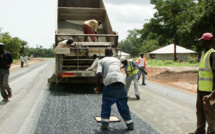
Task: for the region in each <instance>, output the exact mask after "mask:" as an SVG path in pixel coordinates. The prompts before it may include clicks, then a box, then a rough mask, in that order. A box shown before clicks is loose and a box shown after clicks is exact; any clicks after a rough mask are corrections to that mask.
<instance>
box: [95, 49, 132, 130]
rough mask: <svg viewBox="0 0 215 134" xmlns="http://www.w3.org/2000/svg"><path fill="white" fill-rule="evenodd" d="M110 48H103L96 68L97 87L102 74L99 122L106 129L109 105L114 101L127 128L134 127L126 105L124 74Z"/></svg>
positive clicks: (109, 110)
mask: <svg viewBox="0 0 215 134" xmlns="http://www.w3.org/2000/svg"><path fill="white" fill-rule="evenodd" d="M112 55H113V52H112V49H111V48H107V49H105V56H106V57H105V58H103V59H101V60H100V61H99V62H98V69H97V87H96V90H99V86H98V85H99V83H100V80H101V79H102V75H103V83H104V89H103V96H102V111H101V118H102V120H101V122H102V129H108V126H109V118H110V114H111V106H112V105H113V104H114V103H116V106H117V108H118V111H119V113H120V115H121V116H122V118H123V119H124V121H125V123H126V125H127V127H128V130H133V129H134V124H133V121H132V119H131V114H130V110H129V107H128V105H127V101H128V96H127V93H126V89H125V85H124V82H125V80H124V76H123V74H122V73H121V72H120V60H119V59H117V58H115V57H113V56H112Z"/></svg>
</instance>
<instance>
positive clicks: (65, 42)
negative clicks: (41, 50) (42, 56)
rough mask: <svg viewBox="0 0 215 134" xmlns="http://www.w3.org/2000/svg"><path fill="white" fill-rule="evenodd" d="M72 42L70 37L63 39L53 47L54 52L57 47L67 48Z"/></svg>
mask: <svg viewBox="0 0 215 134" xmlns="http://www.w3.org/2000/svg"><path fill="white" fill-rule="evenodd" d="M72 43H74V41H73V39H72V38H69V39H68V40H63V41H61V42H60V43H58V45H57V46H56V47H55V49H54V53H56V51H57V48H69V46H70V45H71V44H72Z"/></svg>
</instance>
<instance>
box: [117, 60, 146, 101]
mask: <svg viewBox="0 0 215 134" xmlns="http://www.w3.org/2000/svg"><path fill="white" fill-rule="evenodd" d="M120 61H121V63H122V64H123V67H121V68H125V73H126V90H127V93H128V90H129V88H130V85H131V82H132V81H133V82H134V91H135V96H136V98H137V99H138V100H139V99H140V86H139V84H138V77H139V76H138V75H139V74H138V73H139V70H140V69H141V70H142V71H143V72H144V73H145V74H146V75H147V73H146V71H145V70H144V69H143V68H142V67H141V66H139V65H138V64H137V63H135V62H133V61H131V60H126V57H125V56H121V57H120Z"/></svg>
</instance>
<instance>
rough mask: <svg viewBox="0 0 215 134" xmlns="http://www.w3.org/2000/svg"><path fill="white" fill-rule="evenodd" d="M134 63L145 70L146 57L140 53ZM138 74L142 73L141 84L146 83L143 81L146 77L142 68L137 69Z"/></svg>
mask: <svg viewBox="0 0 215 134" xmlns="http://www.w3.org/2000/svg"><path fill="white" fill-rule="evenodd" d="M136 63H137V64H138V65H140V66H141V67H142V68H143V69H144V70H146V64H147V62H146V58H145V57H144V53H141V54H140V57H139V58H138V59H137V60H136ZM139 73H140V74H139V75H140V76H141V74H142V76H143V77H142V85H146V83H145V79H146V77H145V73H144V72H143V71H142V70H140V71H139Z"/></svg>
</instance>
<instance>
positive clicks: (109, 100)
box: [101, 85, 133, 126]
mask: <svg viewBox="0 0 215 134" xmlns="http://www.w3.org/2000/svg"><path fill="white" fill-rule="evenodd" d="M127 101H128V97H127V93H126V90H125V86H124V85H120V86H105V87H104V90H103V96H102V112H101V118H102V125H108V123H109V118H110V115H111V106H112V105H113V104H114V103H116V106H117V108H118V111H119V113H120V115H121V116H122V118H123V119H124V121H125V122H126V124H127V126H128V125H133V121H132V119H131V114H130V110H129V107H128V105H127Z"/></svg>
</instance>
